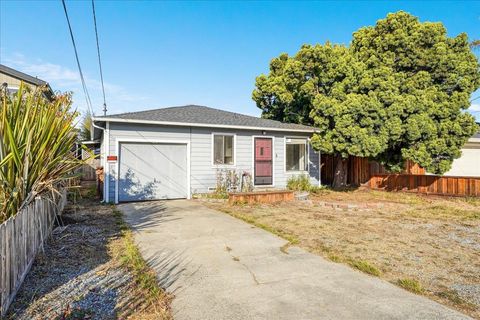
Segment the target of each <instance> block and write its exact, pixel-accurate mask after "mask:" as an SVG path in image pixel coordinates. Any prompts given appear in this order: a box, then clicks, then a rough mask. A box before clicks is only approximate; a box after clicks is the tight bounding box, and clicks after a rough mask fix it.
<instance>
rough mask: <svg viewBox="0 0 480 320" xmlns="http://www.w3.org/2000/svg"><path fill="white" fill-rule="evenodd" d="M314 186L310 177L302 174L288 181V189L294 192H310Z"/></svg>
mask: <svg viewBox="0 0 480 320" xmlns="http://www.w3.org/2000/svg"><path fill="white" fill-rule="evenodd" d="M311 187H312V184H311V183H310V180H309V179H308V176H307V175H305V174H301V175H298V176H291V177H290V178H288V181H287V189H288V190H293V191H310V189H311Z"/></svg>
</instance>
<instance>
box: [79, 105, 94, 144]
mask: <svg viewBox="0 0 480 320" xmlns="http://www.w3.org/2000/svg"><path fill="white" fill-rule="evenodd" d="M91 127H92V114H91V113H90V111H87V112H86V113H85V115H84V116H83V118H82V122H81V124H80V133H79V134H80V137H79V138H80V140H81V141H88V140H90V139H91V136H90V130H91Z"/></svg>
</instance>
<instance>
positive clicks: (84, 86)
mask: <svg viewBox="0 0 480 320" xmlns="http://www.w3.org/2000/svg"><path fill="white" fill-rule="evenodd" d="M62 5H63V11H64V12H65V18H67V23H68V30H69V31H70V38H71V40H72V45H73V50H74V51H75V59H76V61H77V67H78V72H79V73H80V80H81V82H82V88H83V93H84V94H85V101H86V103H87V108H88V110H89V111H90V113H91V114H92V115H93V108H92V100H91V99H90V94H89V93H88V89H87V85H86V84H85V78H84V77H83V72H82V67H81V66H80V59H79V58H78V51H77V45H76V43H75V38H74V36H73V31H72V25H71V24H70V19H69V17H68V12H67V6H66V5H65V0H62Z"/></svg>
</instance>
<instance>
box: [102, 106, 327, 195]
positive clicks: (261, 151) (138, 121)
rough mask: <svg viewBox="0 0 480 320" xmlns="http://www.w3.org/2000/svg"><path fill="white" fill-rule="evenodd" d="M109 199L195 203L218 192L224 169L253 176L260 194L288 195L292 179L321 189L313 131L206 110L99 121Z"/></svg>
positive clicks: (128, 115)
mask: <svg viewBox="0 0 480 320" xmlns="http://www.w3.org/2000/svg"><path fill="white" fill-rule="evenodd" d="M93 121H94V124H95V126H98V127H101V128H103V129H99V128H94V129H93V140H100V142H101V165H102V166H103V167H104V170H105V183H104V195H105V196H104V198H105V199H104V200H105V201H107V202H116V203H117V202H122V201H135V200H148V199H175V198H190V197H191V195H192V194H194V193H206V192H212V191H214V190H215V187H216V183H217V173H218V170H223V169H225V170H235V171H236V172H237V173H240V174H243V173H244V172H248V173H249V174H250V175H251V177H252V180H253V183H254V187H255V188H257V189H268V188H285V187H286V184H287V180H288V179H289V177H291V176H293V175H300V174H304V175H308V176H309V178H310V181H311V183H313V184H315V185H319V184H320V168H319V164H320V157H319V154H318V153H317V152H315V151H314V150H313V149H312V148H311V147H310V143H309V139H310V137H311V136H312V134H313V132H314V129H313V128H311V127H308V126H303V125H298V124H290V123H282V122H279V121H274V120H268V119H262V118H257V117H252V116H247V115H243V114H238V113H233V112H227V111H222V110H218V109H212V108H208V107H203V106H195V105H189V106H182V107H172V108H163V109H156V110H147V111H140V112H131V113H124V114H118V115H111V116H106V117H94V118H93Z"/></svg>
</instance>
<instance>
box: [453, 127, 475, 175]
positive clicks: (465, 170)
mask: <svg viewBox="0 0 480 320" xmlns="http://www.w3.org/2000/svg"><path fill="white" fill-rule="evenodd" d="M444 175H445V176H462V177H480V132H477V134H475V135H474V136H473V137H471V138H470V139H468V142H467V143H466V144H465V145H464V146H463V148H462V156H461V157H460V158H458V159H455V160H454V161H453V164H452V169H450V171H448V172H447V173H445V174H444Z"/></svg>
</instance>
